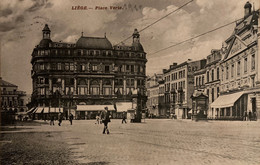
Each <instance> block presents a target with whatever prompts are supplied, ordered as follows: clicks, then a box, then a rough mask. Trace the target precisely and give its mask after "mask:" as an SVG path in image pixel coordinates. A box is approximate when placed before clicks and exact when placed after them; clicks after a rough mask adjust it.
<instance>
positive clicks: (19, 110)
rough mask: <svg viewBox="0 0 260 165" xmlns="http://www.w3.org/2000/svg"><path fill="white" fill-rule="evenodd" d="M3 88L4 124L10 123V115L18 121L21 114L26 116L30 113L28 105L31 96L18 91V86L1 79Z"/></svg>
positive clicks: (0, 84) (2, 114) (2, 110)
mask: <svg viewBox="0 0 260 165" xmlns="http://www.w3.org/2000/svg"><path fill="white" fill-rule="evenodd" d="M0 87H1V116H2V121H3V122H10V121H6V120H10V114H12V115H13V119H15V118H16V119H18V115H19V114H25V113H26V112H27V111H28V108H27V106H26V105H27V104H28V103H29V96H28V95H27V94H26V92H24V91H20V90H18V86H17V85H14V84H12V83H10V82H7V81H5V80H3V79H2V78H1V79H0Z"/></svg>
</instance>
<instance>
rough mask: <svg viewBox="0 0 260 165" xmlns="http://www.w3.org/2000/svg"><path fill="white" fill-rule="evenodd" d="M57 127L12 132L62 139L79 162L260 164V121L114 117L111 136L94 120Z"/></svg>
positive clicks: (207, 164)
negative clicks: (140, 120)
mask: <svg viewBox="0 0 260 165" xmlns="http://www.w3.org/2000/svg"><path fill="white" fill-rule="evenodd" d="M55 124H56V125H55V126H49V125H47V124H45V125H41V126H20V127H21V128H31V129H21V130H18V131H12V132H9V133H12V134H13V135H14V136H15V135H16V134H15V132H29V133H34V132H41V133H44V132H45V133H46V136H44V137H43V138H41V139H38V140H41V141H48V138H52V140H54V141H55V139H56V140H59V142H62V144H64V146H65V147H68V149H69V157H68V158H67V159H70V160H73V161H75V162H78V164H113V165H114V164H129V165H134V164H181V165H185V164H194V165H203V164H205V165H209V164H212V165H218V164H221V165H223V164H236V165H259V164H260V123H259V122H249V121H248V122H242V121H232V122H230V121H208V122H192V121H189V120H169V119H146V120H145V122H143V123H127V124H121V120H115V119H114V120H112V121H111V123H109V129H110V134H109V135H107V134H102V130H103V125H101V124H95V121H94V120H87V121H86V120H84V121H82V120H78V121H74V123H73V125H70V124H69V121H63V123H62V126H61V127H59V126H58V125H57V123H55ZM20 127H19V128H20ZM6 132H7V131H2V134H5V133H6ZM27 140H29V141H30V140H34V141H35V140H37V139H27ZM5 145H8V144H5ZM36 148H37V147H36ZM32 152H33V151H32Z"/></svg>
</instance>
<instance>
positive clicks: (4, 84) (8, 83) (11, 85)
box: [0, 79, 17, 87]
mask: <svg viewBox="0 0 260 165" xmlns="http://www.w3.org/2000/svg"><path fill="white" fill-rule="evenodd" d="M0 86H1V87H17V85H14V84H12V83H10V82H7V81H5V80H2V79H0Z"/></svg>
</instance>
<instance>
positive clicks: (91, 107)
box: [77, 105, 115, 111]
mask: <svg viewBox="0 0 260 165" xmlns="http://www.w3.org/2000/svg"><path fill="white" fill-rule="evenodd" d="M105 107H107V108H108V110H109V111H114V110H115V108H114V105H77V111H103V110H105V109H104V108H105Z"/></svg>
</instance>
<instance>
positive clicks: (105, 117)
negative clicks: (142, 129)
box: [50, 107, 126, 134]
mask: <svg viewBox="0 0 260 165" xmlns="http://www.w3.org/2000/svg"><path fill="white" fill-rule="evenodd" d="M104 109H105V110H104V111H102V112H101V114H100V115H97V116H96V122H97V124H102V123H103V124H104V129H103V134H106V133H107V134H109V129H108V123H109V122H111V120H110V119H111V115H110V113H109V111H108V107H105V108H104ZM73 118H74V116H73V115H72V113H70V115H69V121H70V124H71V125H72V120H73ZM62 120H63V115H62V113H61V112H60V113H59V114H58V122H59V123H58V125H59V126H61V123H62ZM123 123H126V115H125V113H123V119H122V124H123ZM95 124H96V123H95ZM50 125H54V116H53V115H52V116H51V118H50Z"/></svg>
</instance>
